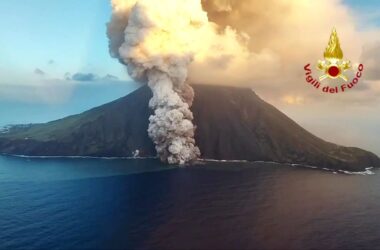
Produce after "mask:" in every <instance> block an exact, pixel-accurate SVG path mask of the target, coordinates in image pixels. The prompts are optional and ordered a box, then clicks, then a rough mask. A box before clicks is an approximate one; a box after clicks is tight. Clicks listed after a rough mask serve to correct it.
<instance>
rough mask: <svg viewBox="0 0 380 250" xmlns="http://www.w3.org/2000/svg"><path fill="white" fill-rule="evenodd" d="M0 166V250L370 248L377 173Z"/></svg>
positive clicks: (13, 161) (24, 161) (377, 209)
mask: <svg viewBox="0 0 380 250" xmlns="http://www.w3.org/2000/svg"><path fill="white" fill-rule="evenodd" d="M374 173H375V174H374V175H351V174H343V173H333V172H331V171H323V170H315V169H307V168H302V167H291V166H285V165H280V164H271V163H243V162H224V163H222V162H203V163H200V164H198V165H197V166H191V167H190V166H188V167H185V168H177V167H166V166H164V165H162V164H160V163H159V162H158V161H157V160H155V159H145V160H142V159H140V160H128V159H113V160H112V159H63V158H55V159H35V158H32V159H30V158H17V157H5V156H4V157H3V156H1V157H0V249H380V172H379V173H377V172H376V171H374Z"/></svg>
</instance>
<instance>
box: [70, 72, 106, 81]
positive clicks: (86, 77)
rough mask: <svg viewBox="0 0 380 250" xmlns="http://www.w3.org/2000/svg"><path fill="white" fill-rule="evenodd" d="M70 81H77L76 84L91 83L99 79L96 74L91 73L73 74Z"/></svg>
mask: <svg viewBox="0 0 380 250" xmlns="http://www.w3.org/2000/svg"><path fill="white" fill-rule="evenodd" d="M71 79H72V80H74V81H78V82H93V81H96V80H98V79H99V77H98V76H97V75H96V74H93V73H80V72H78V73H75V74H74V75H73V76H72V77H71Z"/></svg>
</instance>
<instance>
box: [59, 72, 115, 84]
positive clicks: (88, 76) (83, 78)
mask: <svg viewBox="0 0 380 250" xmlns="http://www.w3.org/2000/svg"><path fill="white" fill-rule="evenodd" d="M63 78H64V80H66V81H77V82H95V81H119V78H118V77H117V76H114V75H111V74H107V75H105V76H99V75H97V74H95V73H81V72H77V73H75V74H74V75H71V74H70V73H69V72H67V73H65V74H64V76H63Z"/></svg>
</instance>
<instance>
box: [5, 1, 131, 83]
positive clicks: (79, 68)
mask: <svg viewBox="0 0 380 250" xmlns="http://www.w3.org/2000/svg"><path fill="white" fill-rule="evenodd" d="M110 12H111V8H110V3H109V1H108V0H85V1H78V0H64V1H58V0H2V1H0V37H1V39H0V55H1V56H0V67H1V68H0V71H6V72H7V73H6V76H7V77H6V78H7V79H2V81H9V82H11V81H12V80H14V79H15V78H17V75H20V73H21V74H22V75H24V74H25V75H28V74H32V73H33V72H34V70H35V69H36V68H38V69H41V70H42V71H44V72H46V74H48V75H49V76H50V77H54V78H60V77H62V76H63V74H65V73H66V72H70V73H75V72H97V73H98V74H99V75H106V74H112V75H115V76H118V77H119V78H122V79H123V78H124V79H126V78H127V75H126V73H125V71H124V70H123V67H122V66H121V65H119V63H118V62H117V61H116V60H114V59H112V58H111V57H110V56H109V54H108V47H107V44H108V42H107V37H106V35H105V30H106V27H105V24H106V22H107V21H108V19H109V17H110ZM49 62H50V64H49Z"/></svg>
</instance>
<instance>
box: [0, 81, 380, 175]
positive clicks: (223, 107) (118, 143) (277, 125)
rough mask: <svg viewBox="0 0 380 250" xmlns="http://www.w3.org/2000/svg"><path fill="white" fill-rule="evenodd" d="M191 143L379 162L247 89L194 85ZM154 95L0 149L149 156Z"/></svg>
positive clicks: (5, 142)
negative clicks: (317, 131) (304, 124)
mask: <svg viewBox="0 0 380 250" xmlns="http://www.w3.org/2000/svg"><path fill="white" fill-rule="evenodd" d="M193 87H194V90H195V99H194V104H193V106H192V108H191V109H192V111H193V113H194V123H195V125H196V127H197V129H196V132H195V139H196V143H197V145H198V146H199V148H200V150H201V153H202V156H201V157H202V158H208V159H216V160H247V161H275V162H281V163H295V164H305V165H313V166H317V167H321V168H325V167H327V168H331V169H344V170H350V171H362V170H365V168H366V167H379V166H380V159H379V158H378V157H377V156H376V155H375V154H373V153H370V152H368V151H365V150H362V149H359V148H354V147H343V146H339V145H336V144H333V143H330V142H327V141H324V140H322V139H320V138H318V137H316V136H314V135H313V134H311V133H310V132H308V131H307V130H305V129H303V128H302V127H301V126H300V125H298V124H297V123H296V122H294V121H293V120H291V119H290V118H289V117H288V116H286V115H285V114H283V113H282V112H280V111H279V110H277V109H276V108H275V107H274V106H272V105H270V104H268V103H266V102H265V101H264V100H262V99H261V98H260V97H258V96H257V95H256V94H255V93H254V92H253V91H252V90H251V89H247V88H236V87H226V86H209V85H193ZM151 96H152V94H151V91H150V89H149V88H148V87H146V86H145V87H142V88H140V89H138V90H136V91H134V92H132V93H130V94H129V95H127V96H125V97H122V98H119V99H117V100H115V101H113V102H110V103H107V104H105V105H102V106H99V107H96V108H93V109H90V110H88V111H86V112H83V113H81V114H77V115H73V116H69V117H66V118H62V119H59V120H55V121H52V122H49V123H44V124H35V125H31V126H27V127H20V128H16V129H14V130H13V129H10V131H9V132H8V133H5V134H0V153H4V154H18V155H30V156H38V155H44V156H57V155H59V156H103V157H132V156H133V155H134V154H135V152H136V150H138V151H139V155H140V156H149V157H150V156H155V155H156V152H155V149H154V145H153V143H152V142H151V140H150V138H149V137H148V133H147V128H148V123H149V121H148V118H149V116H150V115H151V114H152V110H150V109H149V107H148V101H149V99H150V98H151Z"/></svg>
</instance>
